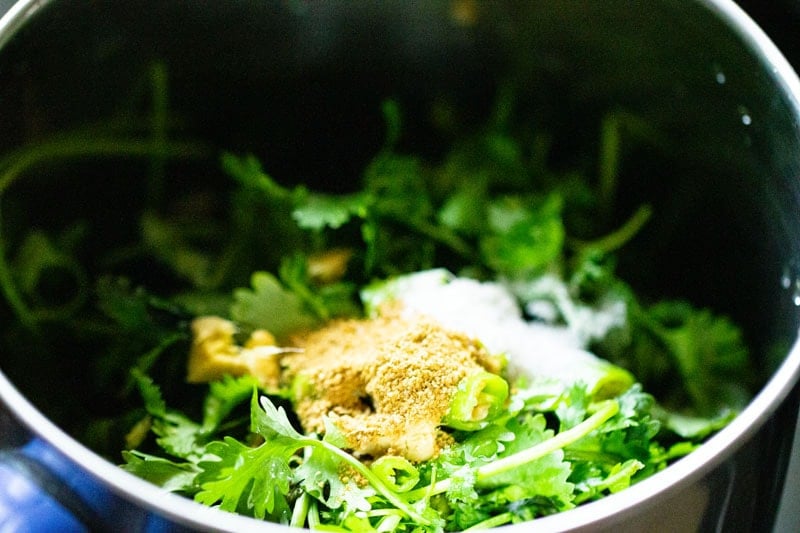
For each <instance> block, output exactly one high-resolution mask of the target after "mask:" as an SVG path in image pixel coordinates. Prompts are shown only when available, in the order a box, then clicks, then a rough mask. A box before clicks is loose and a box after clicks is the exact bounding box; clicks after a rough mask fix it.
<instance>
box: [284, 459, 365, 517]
mask: <svg viewBox="0 0 800 533" xmlns="http://www.w3.org/2000/svg"><path fill="white" fill-rule="evenodd" d="M346 471H347V469H346V465H345V464H344V463H343V461H342V460H341V458H339V457H337V456H335V455H333V454H331V453H330V452H329V451H328V450H327V449H325V448H321V447H313V448H312V449H311V452H310V453H309V454H308V456H307V457H306V458H305V460H304V461H303V464H301V465H300V466H299V467H297V469H296V470H295V472H294V475H295V481H296V482H298V483H299V484H300V486H301V487H303V489H305V491H306V492H308V493H309V494H311V495H312V496H314V497H315V498H316V499H317V500H319V501H321V502H323V503H324V504H325V505H326V506H328V507H329V508H331V509H338V508H339V507H342V505H344V506H345V507H346V509H347V510H348V511H350V512H355V511H369V510H370V509H372V505H371V504H370V503H369V501H368V498H371V497H373V496H375V494H376V493H375V490H374V489H373V488H372V487H371V486H369V485H367V486H365V487H360V486H359V485H358V483H357V481H356V480H357V476H355V475H352V476H348V475H347V474H346V473H345V472H346Z"/></svg>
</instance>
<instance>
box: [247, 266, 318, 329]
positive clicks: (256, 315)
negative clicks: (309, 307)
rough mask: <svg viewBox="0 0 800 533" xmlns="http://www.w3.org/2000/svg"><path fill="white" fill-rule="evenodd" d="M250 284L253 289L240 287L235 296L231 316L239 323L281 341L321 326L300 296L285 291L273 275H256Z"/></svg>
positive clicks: (265, 273) (262, 273)
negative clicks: (296, 333) (281, 338)
mask: <svg viewBox="0 0 800 533" xmlns="http://www.w3.org/2000/svg"><path fill="white" fill-rule="evenodd" d="M250 283H251V285H252V289H246V288H240V289H236V290H235V291H234V293H233V298H234V303H233V304H232V305H231V317H232V318H233V319H234V320H235V321H236V322H239V323H241V324H244V325H246V326H248V327H250V328H253V329H266V330H268V331H270V332H271V333H272V334H273V335H275V336H276V337H278V338H280V337H284V336H286V335H288V334H290V333H292V332H295V331H298V330H303V329H310V328H312V327H313V326H315V325H316V324H317V321H316V319H315V318H314V317H313V315H311V314H310V313H308V311H306V310H305V308H304V306H303V302H302V300H301V299H300V297H298V296H297V295H296V294H294V293H293V292H291V291H288V290H286V289H285V288H283V287H282V286H281V284H280V282H278V280H277V279H276V278H275V276H273V275H272V274H270V273H268V272H255V273H254V274H253V275H252V277H251V280H250Z"/></svg>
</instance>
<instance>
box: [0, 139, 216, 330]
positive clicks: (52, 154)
mask: <svg viewBox="0 0 800 533" xmlns="http://www.w3.org/2000/svg"><path fill="white" fill-rule="evenodd" d="M206 153H207V148H206V147H205V146H203V145H201V144H199V143H196V142H172V141H170V142H163V141H160V140H158V139H156V140H136V139H115V138H86V137H83V136H70V137H63V136H59V137H55V138H53V139H51V140H49V141H45V142H42V143H39V144H35V145H31V146H26V147H23V148H21V149H18V150H17V151H15V152H12V153H11V154H8V155H7V156H5V157H4V158H3V159H2V160H0V201H1V200H2V196H3V194H4V193H5V192H6V191H7V190H8V189H9V188H10V187H11V185H13V184H14V182H15V181H16V180H17V179H18V178H19V177H20V176H22V175H23V174H24V173H25V172H26V171H27V170H29V169H31V168H33V167H35V166H37V165H39V164H41V163H43V162H52V161H54V160H58V159H71V158H81V157H130V156H133V157H148V156H150V157H163V158H168V157H191V158H193V157H202V156H204V155H205V154H206ZM7 249H8V246H7V244H6V242H5V240H4V239H3V238H2V218H1V217H0V291H2V293H3V294H4V296H5V298H6V300H7V301H8V303H9V305H10V306H11V308H12V310H13V311H14V313H15V314H16V315H17V317H18V318H19V320H20V322H22V323H23V324H24V325H25V326H26V327H28V328H29V329H35V328H36V324H37V320H36V317H35V316H34V313H32V312H31V310H30V309H29V308H28V305H27V304H26V303H25V301H24V299H23V298H22V295H21V294H20V292H19V290H18V289H17V287H16V285H15V283H14V280H13V276H12V270H11V266H10V264H9V262H8V260H7V258H6V251H7Z"/></svg>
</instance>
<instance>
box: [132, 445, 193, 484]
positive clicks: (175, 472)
mask: <svg viewBox="0 0 800 533" xmlns="http://www.w3.org/2000/svg"><path fill="white" fill-rule="evenodd" d="M122 458H123V459H124V460H125V463H124V464H122V465H121V468H122V469H123V470H125V471H127V472H130V473H131V474H134V475H135V476H138V477H140V478H142V479H145V480H147V481H149V482H150V483H153V484H155V485H158V486H159V487H161V488H163V489H165V490H168V491H170V492H183V493H187V494H191V493H192V492H194V491H195V490H196V486H195V479H196V478H197V474H198V472H199V470H198V469H197V468H196V467H195V466H194V464H192V463H190V462H183V463H177V462H174V461H170V460H169V459H165V458H163V457H156V456H154V455H149V454H146V453H142V452H138V451H123V452H122Z"/></svg>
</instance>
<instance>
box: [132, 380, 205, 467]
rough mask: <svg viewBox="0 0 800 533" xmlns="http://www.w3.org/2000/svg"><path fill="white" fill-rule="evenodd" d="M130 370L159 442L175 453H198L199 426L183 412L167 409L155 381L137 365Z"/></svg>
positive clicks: (201, 441) (202, 437) (201, 438)
mask: <svg viewBox="0 0 800 533" xmlns="http://www.w3.org/2000/svg"><path fill="white" fill-rule="evenodd" d="M132 372H133V374H134V377H135V379H136V382H137V385H138V386H139V391H140V393H141V395H142V399H143V400H144V404H145V405H144V406H145V409H146V410H147V413H148V414H149V415H150V416H152V417H153V426H152V431H153V433H154V434H155V435H156V436H157V438H156V442H157V443H158V444H159V446H161V447H162V448H163V449H164V451H166V452H167V453H169V454H171V455H173V456H175V457H180V458H184V459H192V458H197V457H199V456H201V455H202V454H203V446H204V444H205V434H204V432H203V429H202V427H201V426H200V425H199V424H197V423H195V422H193V421H192V420H190V419H189V418H187V417H186V416H184V415H183V414H181V413H178V412H177V411H172V410H169V409H167V406H166V403H165V402H164V399H163V397H162V396H161V390H160V389H159V387H158V385H156V384H155V383H153V380H152V379H151V378H150V377H148V376H146V375H144V374H143V373H141V372H140V371H138V370H137V369H133V370H132Z"/></svg>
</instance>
